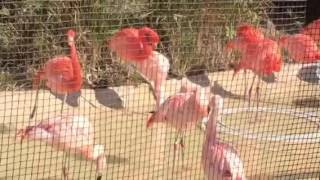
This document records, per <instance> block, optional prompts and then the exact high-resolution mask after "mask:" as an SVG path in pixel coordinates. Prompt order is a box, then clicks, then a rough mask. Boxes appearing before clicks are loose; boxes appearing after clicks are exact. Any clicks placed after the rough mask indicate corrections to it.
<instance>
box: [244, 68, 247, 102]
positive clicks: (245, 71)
mask: <svg viewBox="0 0 320 180" xmlns="http://www.w3.org/2000/svg"><path fill="white" fill-rule="evenodd" d="M247 91H248V81H247V70H244V98H245V99H246V97H247Z"/></svg>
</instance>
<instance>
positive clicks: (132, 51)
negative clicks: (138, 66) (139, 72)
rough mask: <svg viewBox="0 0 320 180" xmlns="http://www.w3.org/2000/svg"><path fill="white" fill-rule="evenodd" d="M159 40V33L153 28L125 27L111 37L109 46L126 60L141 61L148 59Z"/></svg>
mask: <svg viewBox="0 0 320 180" xmlns="http://www.w3.org/2000/svg"><path fill="white" fill-rule="evenodd" d="M159 41H160V38H159V35H158V34H157V32H155V31H154V30H153V29H151V28H148V27H143V28H140V29H136V28H125V29H122V30H121V31H119V32H117V33H116V34H115V35H114V36H113V37H112V38H111V39H110V41H109V42H108V47H109V48H110V49H111V51H113V52H115V53H116V54H117V56H118V57H120V58H121V59H122V60H124V61H126V62H141V61H144V60H146V59H148V57H149V56H150V55H151V54H152V51H153V50H154V49H155V48H156V47H157V45H158V43H159Z"/></svg>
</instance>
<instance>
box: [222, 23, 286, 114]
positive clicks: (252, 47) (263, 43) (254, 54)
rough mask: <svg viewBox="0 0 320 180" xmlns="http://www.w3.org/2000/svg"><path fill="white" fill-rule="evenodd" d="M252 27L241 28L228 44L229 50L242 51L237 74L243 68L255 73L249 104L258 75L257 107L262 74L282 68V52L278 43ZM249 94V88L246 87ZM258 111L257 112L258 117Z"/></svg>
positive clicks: (269, 73)
mask: <svg viewBox="0 0 320 180" xmlns="http://www.w3.org/2000/svg"><path fill="white" fill-rule="evenodd" d="M252 28H253V27H250V28H243V29H242V28H241V27H240V28H239V29H238V31H240V32H238V33H237V37H236V38H235V39H234V40H233V41H231V42H229V43H228V44H227V48H226V49H227V50H230V49H234V50H238V51H240V53H241V59H240V62H239V64H238V65H237V66H236V67H235V69H234V75H233V76H235V75H236V74H237V73H238V72H239V71H240V70H241V69H244V70H251V71H252V72H253V73H254V74H255V75H254V78H253V80H252V84H251V86H250V88H249V92H248V96H249V106H250V103H251V94H252V88H253V85H254V83H255V79H256V77H257V76H258V77H259V79H258V83H257V86H256V99H257V107H258V106H259V97H260V95H259V94H260V81H261V77H262V76H270V75H272V74H273V73H274V72H280V70H281V68H282V59H281V52H280V48H279V46H278V44H277V43H276V42H275V41H273V40H271V39H267V38H264V37H263V36H262V35H261V34H262V33H261V32H259V31H257V30H254V29H253V30H252ZM245 91H246V92H245V94H247V89H245ZM257 115H258V113H256V119H257Z"/></svg>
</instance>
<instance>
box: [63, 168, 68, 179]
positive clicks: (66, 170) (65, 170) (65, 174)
mask: <svg viewBox="0 0 320 180" xmlns="http://www.w3.org/2000/svg"><path fill="white" fill-rule="evenodd" d="M62 174H63V179H64V180H68V179H69V178H68V176H69V172H68V169H67V168H66V167H63V168H62Z"/></svg>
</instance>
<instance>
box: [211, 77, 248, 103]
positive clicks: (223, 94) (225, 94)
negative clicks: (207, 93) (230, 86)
mask: <svg viewBox="0 0 320 180" xmlns="http://www.w3.org/2000/svg"><path fill="white" fill-rule="evenodd" d="M211 92H212V93H213V94H216V95H220V96H221V97H222V98H231V99H245V97H244V96H243V95H238V94H234V93H232V92H230V91H227V90H225V89H224V88H223V87H222V86H221V85H220V84H219V83H218V82H217V81H215V82H214V85H213V87H211Z"/></svg>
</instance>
